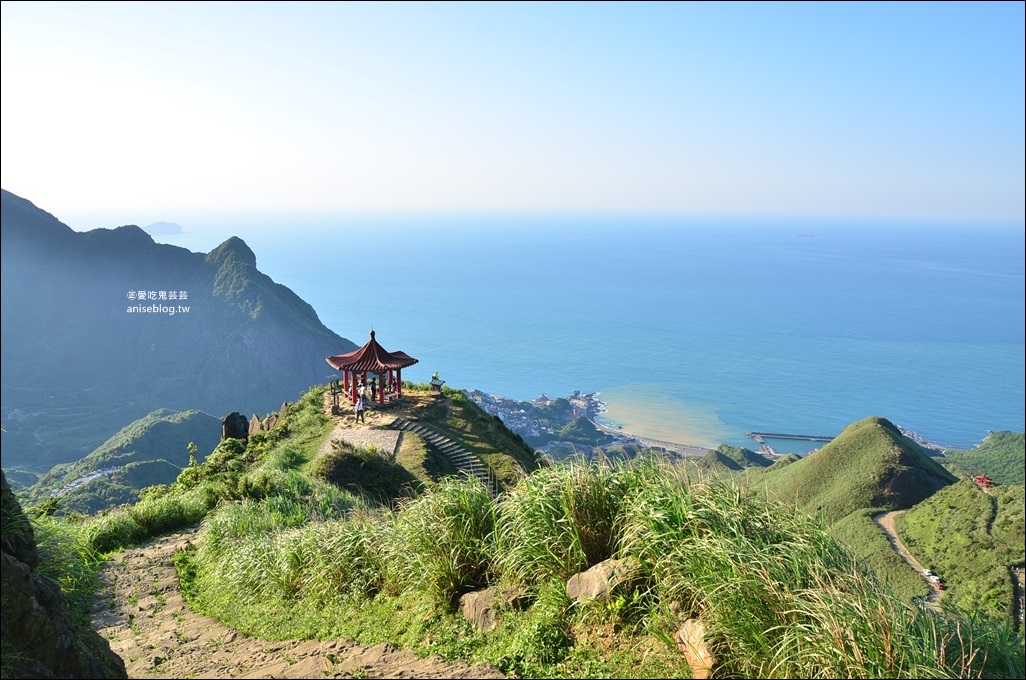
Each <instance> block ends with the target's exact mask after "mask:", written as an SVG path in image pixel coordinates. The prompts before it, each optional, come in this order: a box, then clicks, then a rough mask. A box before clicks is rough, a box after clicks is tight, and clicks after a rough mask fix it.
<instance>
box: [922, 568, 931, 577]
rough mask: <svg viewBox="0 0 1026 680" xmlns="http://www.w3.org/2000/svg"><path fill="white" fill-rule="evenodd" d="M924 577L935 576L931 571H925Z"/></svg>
mask: <svg viewBox="0 0 1026 680" xmlns="http://www.w3.org/2000/svg"><path fill="white" fill-rule="evenodd" d="M923 576H933V572H932V571H930V570H929V569H923Z"/></svg>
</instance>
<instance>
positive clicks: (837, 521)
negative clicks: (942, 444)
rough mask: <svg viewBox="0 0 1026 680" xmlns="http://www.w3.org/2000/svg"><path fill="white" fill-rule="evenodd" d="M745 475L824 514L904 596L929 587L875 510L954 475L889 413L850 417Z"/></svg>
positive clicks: (910, 501) (908, 499) (922, 493)
mask: <svg viewBox="0 0 1026 680" xmlns="http://www.w3.org/2000/svg"><path fill="white" fill-rule="evenodd" d="M750 478H751V479H752V480H753V481H752V484H753V486H754V488H757V489H764V490H765V491H766V493H768V494H769V495H771V496H772V497H775V498H777V499H779V500H781V501H782V502H785V503H789V504H793V505H796V506H797V507H799V508H801V509H803V510H805V511H807V512H810V513H812V514H816V515H819V516H820V517H822V519H823V521H824V522H825V523H826V524H827V525H828V526H830V527H831V529H832V530H833V531H834V532H835V533H836V535H837V536H838V538H840V539H841V540H842V541H844V543H845V545H847V546H848V547H849V548H850V549H851V550H852V551H854V552H855V554H856V555H858V556H859V557H860V558H862V559H864V560H866V561H867V563H868V564H869V565H870V566H871V567H872V568H873V570H874V571H876V573H877V574H878V576H879V577H880V578H881V579H882V580H883V581H885V582H886V583H888V584H889V585H890V587H891V588H892V589H893V590H894V592H895V593H896V594H898V595H899V596H900V597H902V598H903V599H906V600H909V599H911V598H912V597H914V596H916V595H924V594H926V592H927V588H926V585H925V583H923V581H922V579H921V578H920V577H919V576H918V575H917V574H915V573H914V572H913V571H912V570H911V569H910V568H909V567H908V565H906V564H905V563H904V562H903V561H902V560H901V559H900V558H899V557H898V556H897V555H896V554H895V553H894V550H893V549H892V548H891V547H890V544H889V543H888V541H887V538H886V536H885V535H884V534H883V532H882V531H881V530H880V528H879V527H878V526H876V524H875V523H874V522H873V520H872V516H873V515H874V514H877V513H879V512H883V511H886V510H897V509H904V508H909V507H912V505H914V504H915V503H917V502H919V501H922V500H923V499H924V498H926V497H927V496H929V495H930V494H931V493H933V492H934V491H935V490H937V489H938V488H941V487H943V486H945V485H947V484H950V483H952V482H954V481H955V477H954V476H953V475H951V473H949V472H948V471H946V470H945V469H944V468H943V467H942V466H940V465H939V464H938V463H937V462H935V461H934V460H933V459H932V458H931V457H929V456H928V455H927V454H926V453H925V452H924V451H923V450H922V449H921V448H920V447H919V446H918V445H917V444H916V443H915V442H912V441H911V440H909V439H908V438H906V437H904V436H903V435H902V434H901V433H900V432H899V431H898V429H897V428H896V427H894V425H893V424H891V423H890V422H889V421H887V420H886V419H883V418H876V417H873V418H865V419H863V420H860V421H858V422H855V423H852V424H851V425H849V426H848V427H846V428H845V429H844V431H843V432H841V434H840V435H839V436H838V437H837V438H836V439H834V440H833V441H832V442H830V443H829V444H827V445H826V446H824V447H823V448H822V449H820V450H819V451H818V452H816V453H814V454H811V455H809V456H806V457H805V458H802V459H801V460H797V461H793V462H791V463H789V464H786V465H783V466H779V467H778V466H776V465H774V466H773V467H771V468H768V469H766V470H765V471H764V472H761V473H760V472H754V473H753V474H751V475H750Z"/></svg>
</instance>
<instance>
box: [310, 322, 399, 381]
mask: <svg viewBox="0 0 1026 680" xmlns="http://www.w3.org/2000/svg"><path fill="white" fill-rule="evenodd" d="M325 361H327V362H328V364H329V365H330V366H331V367H332V368H335V369H337V370H339V371H351V372H353V373H363V372H367V373H383V372H385V371H388V370H395V369H397V368H406V367H407V366H412V365H413V364H415V363H417V362H418V360H417V359H414V358H413V357H411V356H410V355H409V354H407V353H406V352H388V351H386V350H385V348H383V347H382V346H381V345H379V344H378V341H377V340H375V339H374V331H371V332H370V340H368V341H367V344H366V345H364V346H363V347H361V348H360V349H357V350H353V351H352V352H349V353H347V354H335V355H332V356H330V357H327V358H326V359H325Z"/></svg>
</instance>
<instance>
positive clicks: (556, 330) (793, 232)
mask: <svg viewBox="0 0 1026 680" xmlns="http://www.w3.org/2000/svg"><path fill="white" fill-rule="evenodd" d="M181 223H182V225H183V229H185V230H186V233H185V234H183V235H181V236H170V237H160V238H159V239H158V240H160V241H162V242H165V243H172V244H176V245H181V246H184V247H187V248H189V249H190V250H197V251H204V252H205V251H208V250H210V249H211V248H213V247H214V246H216V245H217V244H218V243H220V242H221V241H222V240H224V239H225V238H227V237H228V236H230V235H237V236H239V237H241V238H242V239H243V240H245V241H246V242H247V243H248V244H249V246H250V247H251V248H252V249H253V250H254V252H255V253H256V257H257V266H258V268H259V269H260V270H261V271H262V272H264V273H266V274H268V275H269V276H270V277H271V278H272V279H274V280H275V281H276V282H278V283H281V284H284V285H286V286H288V287H289V288H291V289H292V290H293V291H295V292H296V293H297V294H298V295H299V296H300V297H302V298H303V299H304V300H306V301H307V302H309V303H310V304H311V305H312V306H313V307H314V309H315V310H316V311H317V313H318V315H319V316H320V318H321V321H322V322H324V324H325V325H327V326H328V327H329V328H331V329H332V330H334V331H335V332H337V333H339V334H340V335H342V336H343V337H346V338H349V339H350V340H352V341H353V342H355V343H356V344H357V345H362V344H363V343H364V342H365V341H366V340H367V338H368V334H369V331H370V330H371V329H372V328H373V329H374V330H375V331H376V337H377V339H378V341H379V342H380V343H381V344H382V345H383V346H384V347H385V348H386V349H388V350H402V351H405V352H406V353H408V354H410V355H412V356H414V357H416V358H418V359H419V360H420V363H419V364H417V365H416V366H413V367H411V368H410V369H407V370H406V371H404V372H403V377H404V378H406V379H410V380H414V381H427V380H428V379H430V377H431V375H432V373H434V372H435V371H438V372H439V374H440V377H441V378H442V379H444V380H445V381H446V384H447V385H449V386H451V387H456V388H461V387H462V388H476V389H478V390H482V391H484V392H488V393H492V394H497V395H502V396H504V397H509V398H515V399H525V400H526V399H534V398H536V397H538V396H539V395H542V394H545V395H547V396H549V397H553V398H554V397H558V396H566V395H569V394H570V393H572V392H573V391H574V390H580V391H582V392H597V393H599V399H601V400H602V401H603V402H605V403H606V405H607V412H606V413H605V414H604V415H603V420H604V423H605V424H607V425H611V426H617V425H619V426H621V427H622V428H623V429H624V430H625V431H629V432H633V433H635V434H639V435H644V436H649V437H653V438H656V439H662V440H666V441H674V442H679V443H687V444H698V445H703V446H716V445H717V444H719V443H728V444H732V445H745V446H749V447H754V442H753V441H752V440H751V439H749V438H747V437H746V436H745V435H746V433H747V432H749V431H768V432H783V433H798V434H811V435H825V436H832V435H836V434H838V433H839V432H840V431H841V429H843V428H844V427H845V426H846V425H848V424H849V423H852V422H854V421H856V420H860V419H862V418H865V417H867V416H883V417H885V418H887V419H889V420H891V421H892V422H894V423H895V424H897V425H900V426H902V427H905V428H908V429H910V430H914V431H915V432H917V433H918V434H920V435H921V436H922V437H924V438H925V439H926V440H928V441H931V442H934V443H937V444H940V445H943V446H950V447H957V448H969V447H971V446H973V445H975V444H977V443H979V442H980V441H981V440H982V438H983V437H985V436H986V434H987V432H988V430H1006V429H1008V430H1015V431H1020V432H1021V431H1023V430H1024V403H1026V397H1024V383H1026V368H1024V346H1026V342H1024V335H1026V334H1024V308H1026V303H1024V289H1026V286H1024V256H1023V253H1024V236H1023V225H1021V224H1017V225H992V224H954V223H935V224H929V223H922V222H921V223H893V224H890V223H885V222H880V221H877V222H868V221H867V222H856V221H849V222H843V221H838V220H814V219H800V220H799V219H795V220H785V219H780V218H736V219H727V218H712V217H710V218H699V217H689V218H673V217H651V216H630V215H597V216H586V215H571V216H565V215H564V216H518V217H515V216H477V217H468V216H460V217H440V216H437V215H435V216H417V215H404V216H393V217H389V218H383V217H355V216H350V217H339V218H331V217H324V218H319V219H289V218H286V217H283V218H278V219H271V218H267V219H249V220H243V219H240V220H238V221H237V222H233V221H232V220H225V219H223V218H222V219H221V220H220V221H218V222H217V223H203V221H202V220H196V221H195V223H194V224H191V223H190V222H188V221H186V220H182V221H181ZM329 375H330V368H329V367H328V366H327V364H325V380H327V379H328V376H329ZM775 443H779V442H775ZM795 448H796V450H799V451H801V450H805V449H802V447H801V446H800V445H799V446H796V447H795ZM777 450H778V451H781V450H785V451H786V450H791V449H789V448H788V447H787V446H784V447H783V448H781V447H780V446H778V447H777Z"/></svg>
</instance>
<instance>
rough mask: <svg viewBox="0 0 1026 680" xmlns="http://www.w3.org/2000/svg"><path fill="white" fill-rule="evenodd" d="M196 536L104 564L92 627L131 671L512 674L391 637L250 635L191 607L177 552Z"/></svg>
mask: <svg viewBox="0 0 1026 680" xmlns="http://www.w3.org/2000/svg"><path fill="white" fill-rule="evenodd" d="M195 535H196V532H195V530H193V531H186V532H182V533H178V534H173V535H170V536H165V537H163V538H160V539H157V540H156V541H153V542H152V543H149V544H147V545H144V546H140V547H137V548H132V549H130V550H126V551H125V552H123V553H120V554H118V555H116V556H114V557H113V558H112V559H111V560H110V561H108V562H107V563H106V564H105V565H104V568H103V572H102V578H103V581H104V584H105V587H104V588H102V589H101V591H100V594H99V596H98V598H97V603H96V607H95V609H94V612H93V628H94V630H96V631H98V632H99V634H100V635H101V636H103V637H104V638H106V639H107V640H108V641H109V642H110V646H111V649H112V650H113V651H114V652H115V653H116V654H118V655H119V656H120V657H121V658H122V659H123V660H124V662H125V667H126V669H127V670H128V677H130V678H153V677H163V678H355V677H359V678H501V677H505V676H503V674H502V673H500V672H499V671H498V670H497V669H495V668H493V667H491V666H487V665H483V664H479V665H475V666H471V665H468V664H466V663H463V662H459V661H446V660H445V659H443V658H441V657H439V656H431V657H420V656H418V655H417V654H415V653H413V652H411V651H408V650H401V649H398V648H396V647H394V646H392V645H388V644H379V645H375V646H373V647H365V646H362V645H359V644H357V643H356V642H354V641H352V640H347V639H340V640H330V641H317V640H287V641H279V642H270V641H267V640H260V639H257V638H252V637H249V636H246V635H243V634H242V633H240V632H238V631H236V630H233V629H231V628H229V627H227V626H225V625H223V624H221V623H220V622H219V621H217V620H215V619H212V618H210V617H207V616H204V615H202V614H199V613H197V612H195V611H193V610H192V609H190V608H189V606H188V605H187V604H186V602H185V599H184V598H183V596H182V594H181V592H180V590H179V582H178V575H177V573H176V572H175V568H174V564H173V558H174V555H175V553H176V552H178V551H179V550H182V549H184V548H186V547H187V546H188V545H189V544H190V542H191V541H192V540H193V539H194V538H195Z"/></svg>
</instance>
